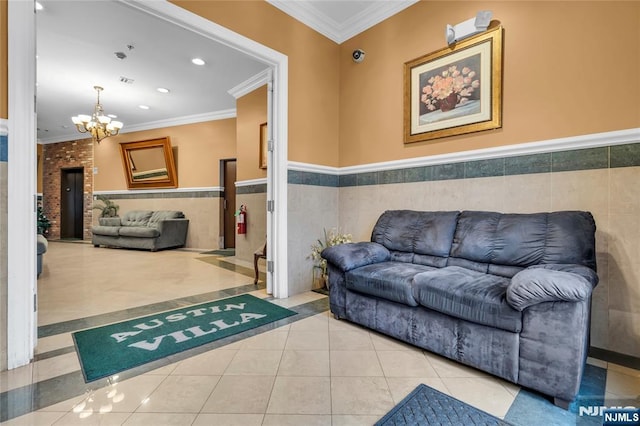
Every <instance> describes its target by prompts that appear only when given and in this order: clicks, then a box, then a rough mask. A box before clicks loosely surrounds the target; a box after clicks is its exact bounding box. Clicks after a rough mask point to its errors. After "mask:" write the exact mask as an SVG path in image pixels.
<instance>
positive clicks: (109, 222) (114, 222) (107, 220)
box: [98, 216, 121, 226]
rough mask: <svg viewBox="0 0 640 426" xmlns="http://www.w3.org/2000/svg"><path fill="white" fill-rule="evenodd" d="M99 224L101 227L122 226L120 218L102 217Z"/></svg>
mask: <svg viewBox="0 0 640 426" xmlns="http://www.w3.org/2000/svg"><path fill="white" fill-rule="evenodd" d="M98 223H99V224H100V225H101V226H120V225H121V223H120V218H119V217H117V216H116V217H100V218H98Z"/></svg>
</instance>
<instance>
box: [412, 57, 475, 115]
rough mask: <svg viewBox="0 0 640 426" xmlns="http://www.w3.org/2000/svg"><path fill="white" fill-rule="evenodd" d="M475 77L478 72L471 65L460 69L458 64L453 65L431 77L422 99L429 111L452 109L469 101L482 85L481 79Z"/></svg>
mask: <svg viewBox="0 0 640 426" xmlns="http://www.w3.org/2000/svg"><path fill="white" fill-rule="evenodd" d="M474 77H476V72H475V71H473V70H471V69H470V68H469V67H463V68H462V70H459V69H458V67H457V66H456V65H451V66H450V67H449V68H447V69H446V70H444V71H442V72H441V73H440V74H437V75H434V76H432V77H431V78H429V80H428V81H427V83H429V84H427V85H426V86H424V87H423V88H422V96H421V98H420V100H421V101H422V102H423V103H424V104H425V105H426V107H427V109H428V110H429V111H435V110H437V109H439V110H441V111H443V112H446V111H451V110H452V109H454V108H455V107H456V105H458V104H461V105H464V104H465V103H467V102H468V101H469V97H470V96H471V94H472V93H473V91H474V90H475V89H477V88H478V87H480V80H477V79H476V80H474Z"/></svg>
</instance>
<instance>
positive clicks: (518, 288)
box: [506, 268, 593, 311]
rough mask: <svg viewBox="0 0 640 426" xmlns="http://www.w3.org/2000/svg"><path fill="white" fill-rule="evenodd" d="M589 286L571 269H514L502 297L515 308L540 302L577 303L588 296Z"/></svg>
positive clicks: (590, 288) (519, 308)
mask: <svg viewBox="0 0 640 426" xmlns="http://www.w3.org/2000/svg"><path fill="white" fill-rule="evenodd" d="M592 289H593V286H592V285H591V283H590V282H589V281H588V280H587V279H586V278H585V277H583V276H581V275H578V274H574V273H571V272H564V271H554V270H551V269H543V268H530V269H525V270H524V271H521V272H518V273H517V274H516V275H514V277H513V278H512V279H511V284H510V285H509V287H508V288H507V294H506V299H507V302H508V303H509V305H511V306H512V307H513V308H514V309H517V310H518V311H522V310H524V309H526V308H528V307H529V306H532V305H536V304H538V303H542V302H577V301H579V300H586V299H588V298H589V296H590V295H591V291H592Z"/></svg>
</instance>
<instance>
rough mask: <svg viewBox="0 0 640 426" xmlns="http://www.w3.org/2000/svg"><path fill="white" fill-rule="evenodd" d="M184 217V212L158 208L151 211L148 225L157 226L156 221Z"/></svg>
mask: <svg viewBox="0 0 640 426" xmlns="http://www.w3.org/2000/svg"><path fill="white" fill-rule="evenodd" d="M182 218H184V213H182V212H179V211H173V210H158V211H155V212H153V214H152V215H151V217H150V218H149V223H148V226H153V227H156V228H157V227H158V223H160V221H162V220H165V219H182Z"/></svg>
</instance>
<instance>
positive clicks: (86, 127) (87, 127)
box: [71, 86, 123, 143]
mask: <svg viewBox="0 0 640 426" xmlns="http://www.w3.org/2000/svg"><path fill="white" fill-rule="evenodd" d="M93 88H94V89H96V92H98V102H97V103H96V107H95V109H94V111H93V115H90V116H89V115H85V114H80V115H76V116H75V117H71V121H73V124H75V125H76V128H77V129H78V131H79V132H80V133H91V136H92V137H93V140H94V141H96V142H98V143H100V141H101V140H102V139H104V138H108V137H109V136H115V135H117V134H118V132H119V131H120V129H122V126H123V124H122V122H120V121H111V117H107V116H106V115H104V110H103V109H102V105H100V92H101V91H102V90H104V89H103V88H102V87H100V86H93Z"/></svg>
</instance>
